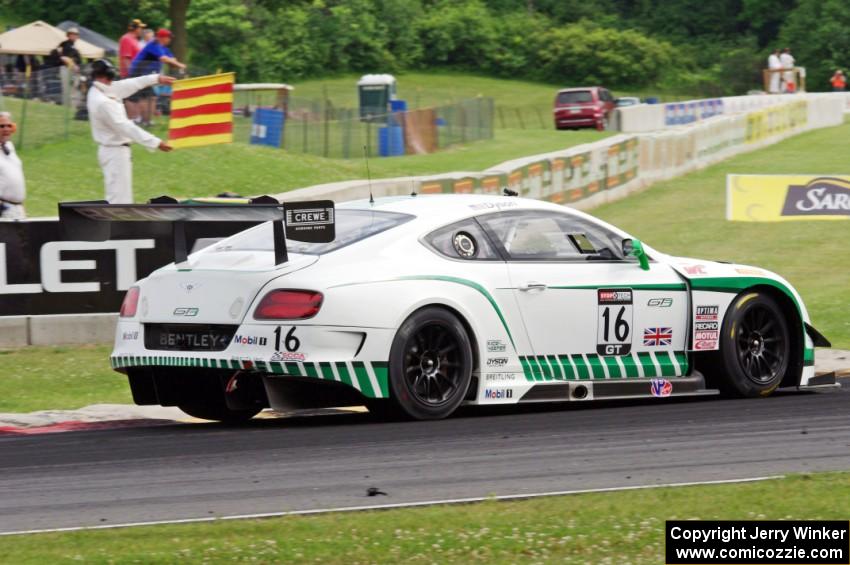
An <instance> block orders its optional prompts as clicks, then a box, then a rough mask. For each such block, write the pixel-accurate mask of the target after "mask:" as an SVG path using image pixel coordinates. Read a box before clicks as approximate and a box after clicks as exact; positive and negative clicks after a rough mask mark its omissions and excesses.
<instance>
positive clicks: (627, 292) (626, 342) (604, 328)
mask: <svg viewBox="0 0 850 565" xmlns="http://www.w3.org/2000/svg"><path fill="white" fill-rule="evenodd" d="M597 299H598V304H599V319H598V322H597V330H596V353H598V354H599V355H628V354H629V352H631V350H632V319H633V303H632V290H631V289H630V288H614V289H603V288H600V289H599V290H598V291H597Z"/></svg>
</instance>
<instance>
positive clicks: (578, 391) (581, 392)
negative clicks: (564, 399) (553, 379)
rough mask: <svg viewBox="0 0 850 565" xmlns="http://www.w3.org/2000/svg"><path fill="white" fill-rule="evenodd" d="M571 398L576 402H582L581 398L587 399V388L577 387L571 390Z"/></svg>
mask: <svg viewBox="0 0 850 565" xmlns="http://www.w3.org/2000/svg"><path fill="white" fill-rule="evenodd" d="M573 398H575V399H576V400H582V399H583V398H587V387H586V386H584V385H578V386H577V387H575V388H574V389H573Z"/></svg>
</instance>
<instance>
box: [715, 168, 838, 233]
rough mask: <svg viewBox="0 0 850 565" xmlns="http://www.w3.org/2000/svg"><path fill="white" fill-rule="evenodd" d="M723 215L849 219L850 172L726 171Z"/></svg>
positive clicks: (741, 218) (750, 218) (756, 219)
mask: <svg viewBox="0 0 850 565" xmlns="http://www.w3.org/2000/svg"><path fill="white" fill-rule="evenodd" d="M726 219H727V220H732V221H736V222H785V221H793V220H850V176H828V175H727V177H726Z"/></svg>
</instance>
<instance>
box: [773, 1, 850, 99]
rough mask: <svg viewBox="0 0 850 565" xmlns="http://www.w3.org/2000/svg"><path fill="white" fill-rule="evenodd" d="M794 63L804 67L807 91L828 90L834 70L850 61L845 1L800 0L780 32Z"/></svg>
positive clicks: (849, 21) (849, 17) (849, 16)
mask: <svg viewBox="0 0 850 565" xmlns="http://www.w3.org/2000/svg"><path fill="white" fill-rule="evenodd" d="M780 41H781V45H782V46H788V47H791V50H792V53H793V55H794V57H795V58H796V60H797V65H798V66H801V67H805V68H806V74H807V77H806V87H807V89H808V90H812V91H815V90H829V89H830V88H831V87H830V85H829V78H830V77H831V76H832V73H833V72H835V69H845V68H847V65H848V63H850V10H848V9H847V3H846V2H845V1H844V0H799V3H798V5H797V7H796V8H795V9H794V11H793V12H791V13H790V14H789V15H788V19H787V20H786V21H785V24H784V25H783V26H782V31H781V32H780Z"/></svg>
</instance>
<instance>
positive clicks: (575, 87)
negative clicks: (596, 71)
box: [558, 86, 602, 94]
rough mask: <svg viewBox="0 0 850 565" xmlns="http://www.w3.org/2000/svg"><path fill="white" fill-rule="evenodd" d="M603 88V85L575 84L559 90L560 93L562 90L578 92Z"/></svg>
mask: <svg viewBox="0 0 850 565" xmlns="http://www.w3.org/2000/svg"><path fill="white" fill-rule="evenodd" d="M600 88H602V87H601V86H574V87H572V88H562V89H561V90H559V91H558V94H560V93H562V92H576V91H579V90H599V89H600Z"/></svg>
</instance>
